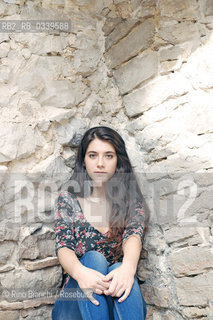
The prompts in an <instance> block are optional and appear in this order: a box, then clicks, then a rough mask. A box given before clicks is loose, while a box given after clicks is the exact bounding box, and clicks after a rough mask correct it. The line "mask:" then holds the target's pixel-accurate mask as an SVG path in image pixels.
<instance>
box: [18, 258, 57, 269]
mask: <svg viewBox="0 0 213 320" xmlns="http://www.w3.org/2000/svg"><path fill="white" fill-rule="evenodd" d="M23 263H24V266H25V269H26V270H28V271H35V270H40V269H44V268H48V267H52V266H56V265H58V264H59V261H58V258H56V257H49V258H46V259H42V260H36V261H26V260H24V261H23Z"/></svg>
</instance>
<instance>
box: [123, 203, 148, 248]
mask: <svg viewBox="0 0 213 320" xmlns="http://www.w3.org/2000/svg"><path fill="white" fill-rule="evenodd" d="M145 222H146V217H145V212H144V205H143V203H142V201H137V202H136V204H135V207H134V210H133V212H132V213H131V216H130V218H129V220H128V222H127V225H126V227H125V229H124V233H123V235H122V242H124V241H125V240H127V238H128V237H129V236H131V235H138V236H139V237H140V239H141V243H143V237H144V229H145Z"/></svg>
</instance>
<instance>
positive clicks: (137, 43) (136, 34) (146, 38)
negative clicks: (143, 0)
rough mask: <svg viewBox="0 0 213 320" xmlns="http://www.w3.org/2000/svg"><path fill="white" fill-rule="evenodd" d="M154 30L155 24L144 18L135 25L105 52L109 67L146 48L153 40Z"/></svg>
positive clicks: (113, 66)
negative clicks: (143, 20)
mask: <svg viewBox="0 0 213 320" xmlns="http://www.w3.org/2000/svg"><path fill="white" fill-rule="evenodd" d="M154 31H155V26H154V23H153V21H152V20H146V21H145V22H143V23H141V24H139V25H137V26H135V28H133V30H132V31H131V32H130V33H129V34H128V35H127V36H126V37H124V38H123V39H121V40H120V41H119V42H118V43H117V44H116V45H114V46H113V47H112V48H111V49H110V50H109V51H108V52H107V53H106V54H105V57H106V59H107V62H108V64H109V67H110V68H115V67H116V66H118V65H120V64H121V63H122V62H124V61H127V60H129V59H130V58H131V57H134V56H135V55H136V54H137V53H139V52H140V51H142V50H145V49H147V48H148V47H149V46H150V44H151V43H152V42H153V37H154Z"/></svg>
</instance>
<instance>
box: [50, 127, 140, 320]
mask: <svg viewBox="0 0 213 320" xmlns="http://www.w3.org/2000/svg"><path fill="white" fill-rule="evenodd" d="M70 184H71V186H70V187H69V189H68V191H66V192H61V193H60V195H59V198H58V201H57V204H56V228H55V233H56V250H57V255H58V258H59V262H60V264H61V266H62V267H63V269H64V271H65V272H66V280H65V282H64V286H63V288H62V291H61V295H60V297H59V299H58V300H57V301H56V303H55V305H54V308H53V312H52V319H53V320H109V319H110V320H111V319H114V320H129V319H131V320H143V319H145V317H146V303H145V301H144V299H143V297H142V294H141V290H140V287H139V284H138V280H137V278H136V275H135V274H136V269H137V264H138V260H139V257H140V253H141V249H142V241H143V236H144V229H145V224H146V212H145V211H146V210H144V201H143V197H142V195H141V192H140V189H139V186H138V183H137V181H136V178H135V175H134V173H133V169H132V166H131V163H130V160H129V157H128V155H127V152H126V148H125V143H124V141H123V139H122V138H121V136H120V135H119V134H118V133H117V132H116V131H114V130H113V129H111V128H108V127H94V128H91V129H89V130H88V131H87V132H86V133H85V134H84V136H83V138H82V141H81V143H80V145H79V148H78V154H77V159H76V165H75V169H74V174H73V176H72V179H71V182H70Z"/></svg>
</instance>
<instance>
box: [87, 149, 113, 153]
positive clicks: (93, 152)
mask: <svg viewBox="0 0 213 320" xmlns="http://www.w3.org/2000/svg"><path fill="white" fill-rule="evenodd" d="M88 153H98V152H97V151H92V150H90V151H88ZM104 153H113V154H115V152H114V151H106V152H104Z"/></svg>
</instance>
